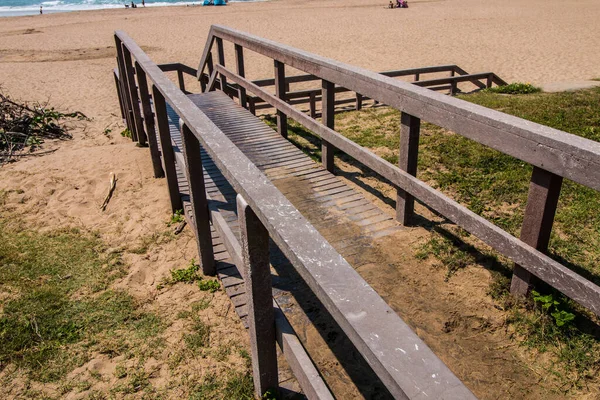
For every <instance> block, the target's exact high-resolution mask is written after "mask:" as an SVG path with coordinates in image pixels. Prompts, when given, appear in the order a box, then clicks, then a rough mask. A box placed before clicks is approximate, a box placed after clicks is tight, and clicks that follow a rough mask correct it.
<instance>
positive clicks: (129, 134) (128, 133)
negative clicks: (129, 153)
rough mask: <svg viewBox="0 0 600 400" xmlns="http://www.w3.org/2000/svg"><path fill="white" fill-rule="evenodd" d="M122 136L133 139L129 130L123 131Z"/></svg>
mask: <svg viewBox="0 0 600 400" xmlns="http://www.w3.org/2000/svg"><path fill="white" fill-rule="evenodd" d="M121 136H123V137H126V138H129V139H131V131H130V130H129V129H124V130H122V131H121Z"/></svg>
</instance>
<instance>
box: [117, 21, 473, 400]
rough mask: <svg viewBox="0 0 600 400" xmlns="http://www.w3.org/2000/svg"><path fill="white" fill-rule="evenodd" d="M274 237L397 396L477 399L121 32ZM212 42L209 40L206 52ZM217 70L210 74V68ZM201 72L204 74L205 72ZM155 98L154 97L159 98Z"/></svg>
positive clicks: (120, 34)
mask: <svg viewBox="0 0 600 400" xmlns="http://www.w3.org/2000/svg"><path fill="white" fill-rule="evenodd" d="M115 36H116V39H117V41H120V42H121V43H122V45H123V46H125V47H127V48H128V50H129V52H130V53H131V54H132V56H133V57H134V58H135V59H136V61H137V62H138V64H139V65H140V67H141V68H142V70H143V71H144V72H145V73H146V75H147V78H148V80H149V81H151V82H152V84H153V86H154V88H155V95H156V96H159V97H162V98H163V99H164V101H165V102H166V103H168V104H169V105H170V106H171V108H172V109H173V110H174V111H175V113H176V114H177V115H178V116H179V117H180V119H181V120H182V121H183V123H184V124H185V125H186V126H187V127H188V128H189V130H190V131H191V133H192V134H193V135H194V136H195V137H196V138H197V139H198V140H199V142H200V143H201V144H202V146H203V147H204V149H205V150H206V152H207V153H208V154H209V155H210V157H211V159H212V160H213V161H214V163H215V165H216V166H217V167H218V168H219V170H220V171H221V173H222V174H223V176H224V177H225V178H226V179H227V181H228V182H229V183H230V184H231V186H232V187H233V188H234V190H235V191H236V192H237V193H238V194H240V195H241V196H243V198H244V199H245V200H246V201H247V203H248V205H249V206H250V207H251V209H252V210H253V212H254V213H255V214H256V216H257V217H258V219H259V220H260V221H261V222H262V224H263V225H264V227H265V228H266V229H267V230H268V232H269V235H270V237H271V239H272V240H273V241H274V242H275V243H276V244H277V245H278V246H279V248H280V249H281V250H282V252H283V253H284V255H285V256H286V257H287V258H288V259H289V260H290V262H291V263H292V265H293V266H294V267H295V268H296V269H297V271H298V273H299V274H300V276H301V277H302V278H303V279H304V280H305V282H306V283H307V284H308V286H309V287H310V288H311V289H312V291H313V292H314V293H315V295H316V296H317V297H318V298H319V300H320V301H321V302H322V303H323V305H324V306H325V308H326V309H327V310H328V311H329V313H330V314H331V315H332V317H333V318H334V319H335V321H336V322H337V323H338V324H339V326H340V327H341V328H342V329H343V331H344V332H345V333H346V335H347V336H348V338H349V339H350V340H351V341H352V343H353V344H354V346H355V347H356V349H357V350H358V351H359V352H360V353H361V354H362V355H363V357H364V358H365V360H366V361H367V362H368V363H369V365H370V366H371V368H373V370H374V372H375V373H376V374H377V375H378V377H379V378H380V379H381V381H382V382H383V383H384V385H386V387H387V388H388V390H389V391H390V393H391V394H392V395H393V396H395V397H396V398H400V399H402V398H414V397H417V396H428V397H429V398H442V397H443V398H446V399H471V398H474V396H473V394H472V393H471V392H470V391H469V390H468V389H467V388H466V387H465V386H464V385H463V384H462V382H461V381H460V380H459V379H458V378H457V377H456V376H455V375H454V374H453V373H452V372H451V371H450V370H449V369H448V367H446V366H445V365H444V363H443V362H442V361H441V360H440V359H439V358H438V357H437V356H435V354H434V353H433V352H432V351H431V349H429V347H427V346H426V345H425V343H424V342H423V341H422V340H421V339H419V337H418V336H417V335H416V334H415V333H414V332H413V331H412V330H411V329H410V327H409V326H408V325H406V323H405V322H404V321H403V320H402V319H401V318H400V317H399V316H398V315H397V314H396V313H395V312H394V310H392V309H391V308H390V306H389V305H387V304H386V303H385V301H384V300H383V299H382V298H381V297H380V296H379V295H378V294H377V293H376V292H375V291H374V290H373V289H372V288H371V287H370V286H369V285H368V284H367V283H366V282H365V281H364V279H363V278H362V277H361V276H360V275H359V274H358V273H357V272H356V271H355V270H354V268H352V266H351V265H350V264H348V262H347V261H346V260H345V259H344V258H343V257H342V256H341V255H340V254H339V253H338V252H337V251H336V250H335V249H334V248H333V247H332V246H331V245H330V244H329V243H328V242H327V241H326V240H325V238H323V236H322V235H321V234H320V233H319V232H318V231H317V230H316V229H315V228H314V227H313V226H312V225H311V224H310V223H309V222H308V221H307V220H306V219H305V218H304V217H303V216H302V215H301V214H300V212H299V211H298V210H297V209H296V208H295V207H294V206H293V205H292V204H291V203H290V201H289V200H288V199H287V198H286V197H285V196H284V195H283V194H282V193H281V192H279V190H278V189H277V188H276V187H275V186H274V185H273V184H272V183H271V182H270V181H269V179H268V178H267V177H266V176H265V175H264V174H263V173H262V172H261V171H260V170H259V169H258V168H257V167H256V166H255V165H254V164H253V163H252V162H251V161H250V160H249V159H248V158H247V157H246V156H245V155H244V153H242V151H241V150H240V149H239V148H237V146H236V145H235V144H233V143H232V142H231V140H230V139H229V138H228V137H227V136H226V135H225V134H224V133H223V132H222V131H221V130H220V129H219V128H218V127H217V126H216V125H215V124H214V123H213V122H212V121H211V120H210V119H209V118H208V117H207V116H206V115H205V114H204V113H202V112H201V111H200V110H199V109H198V108H197V107H196V106H195V105H194V103H193V102H192V101H191V100H190V99H189V98H188V97H187V96H186V95H185V94H184V93H183V92H182V91H181V90H180V89H178V88H177V87H176V86H175V85H174V84H173V82H171V81H170V80H169V79H168V78H167V77H166V76H165V75H164V74H163V72H162V71H161V70H160V68H158V66H156V64H154V63H153V62H152V61H151V60H150V58H149V57H148V56H147V55H146V54H145V53H144V52H143V51H142V49H141V48H140V47H139V46H138V45H137V44H136V43H135V42H134V41H133V40H132V39H131V38H130V37H129V36H127V35H126V34H125V33H124V32H122V31H117V32H115ZM212 42H213V38H212V37H211V36H209V39H208V41H207V47H206V48H205V54H204V55H203V58H204V61H206V59H207V58H208V54H207V50H206V49H208V48H210V45H211V44H212ZM211 72H212V71H211ZM201 73H202V71H199V74H201ZM155 101H156V98H155Z"/></svg>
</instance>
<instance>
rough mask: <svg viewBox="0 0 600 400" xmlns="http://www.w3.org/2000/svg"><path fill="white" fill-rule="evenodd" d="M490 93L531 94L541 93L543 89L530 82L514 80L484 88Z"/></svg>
mask: <svg viewBox="0 0 600 400" xmlns="http://www.w3.org/2000/svg"><path fill="white" fill-rule="evenodd" d="M484 91H485V92H488V93H502V94H531V93H539V92H541V91H542V89H541V88H539V87H537V86H533V85H532V84H530V83H523V82H513V83H509V84H508V85H504V86H494V87H491V88H487V89H484Z"/></svg>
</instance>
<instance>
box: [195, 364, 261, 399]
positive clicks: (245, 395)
mask: <svg viewBox="0 0 600 400" xmlns="http://www.w3.org/2000/svg"><path fill="white" fill-rule="evenodd" d="M201 399H202V400H204V399H239V400H253V399H254V383H253V381H252V375H251V374H250V372H249V371H248V372H231V373H230V374H229V376H227V378H226V379H225V380H223V379H222V378H218V377H217V376H216V375H215V374H208V375H207V376H206V377H205V378H204V379H203V380H202V382H201V383H200V384H198V385H196V386H195V387H194V388H193V390H192V393H191V394H190V400H201Z"/></svg>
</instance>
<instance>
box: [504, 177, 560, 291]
mask: <svg viewBox="0 0 600 400" xmlns="http://www.w3.org/2000/svg"><path fill="white" fill-rule="evenodd" d="M562 181H563V178H562V177H560V176H557V175H555V174H553V173H552V172H548V171H544V170H543V169H541V168H537V167H534V168H533V173H532V175H531V183H530V185H529V194H528V198H527V206H526V207H525V216H524V218H523V226H522V228H521V240H522V241H523V242H525V243H527V244H528V245H530V246H532V247H534V248H536V249H537V250H539V251H541V252H546V250H547V249H548V243H549V242H550V234H551V233H552V224H553V222H554V215H555V214H556V206H557V205H558V198H559V196H560V189H561V186H562ZM532 284H533V276H532V275H531V273H529V272H528V271H527V270H526V269H524V268H523V267H521V266H520V265H518V264H515V267H514V271H513V278H512V282H511V285H510V292H511V293H512V294H515V295H521V296H524V295H526V294H527V293H528V291H529V289H530V288H531V286H532Z"/></svg>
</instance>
